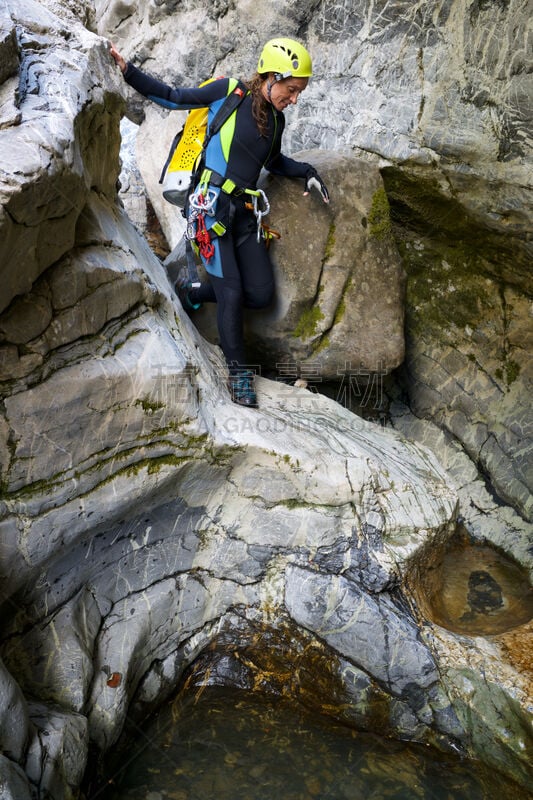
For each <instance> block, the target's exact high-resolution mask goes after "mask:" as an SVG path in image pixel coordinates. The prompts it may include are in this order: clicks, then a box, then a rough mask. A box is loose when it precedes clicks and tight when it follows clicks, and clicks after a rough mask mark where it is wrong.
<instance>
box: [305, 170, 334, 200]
mask: <svg viewBox="0 0 533 800" xmlns="http://www.w3.org/2000/svg"><path fill="white" fill-rule="evenodd" d="M311 189H318V191H319V192H320V194H321V195H322V200H323V201H324V203H329V192H328V190H327V187H326V184H325V183H324V181H323V180H322V178H321V177H320V175H319V174H318V172H317V171H316V169H315V168H314V167H311V166H310V167H309V169H308V170H307V175H306V176H305V192H304V197H305V196H306V195H308V194H309V192H310V191H311Z"/></svg>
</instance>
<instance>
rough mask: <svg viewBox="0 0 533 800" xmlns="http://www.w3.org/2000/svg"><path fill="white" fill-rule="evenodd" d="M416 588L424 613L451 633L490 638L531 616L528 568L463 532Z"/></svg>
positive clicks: (532, 594) (532, 598)
mask: <svg viewBox="0 0 533 800" xmlns="http://www.w3.org/2000/svg"><path fill="white" fill-rule="evenodd" d="M419 590H421V592H422V597H421V601H422V602H421V607H422V608H423V610H424V611H425V613H426V615H427V616H428V617H429V618H430V619H432V620H433V621H434V622H436V623H437V624H438V625H441V626H442V627H444V628H448V630H451V631H454V632H456V633H464V634H467V635H471V636H494V635H498V634H501V633H504V632H506V631H509V630H513V629H514V628H517V627H519V626H521V625H524V624H526V623H527V622H529V621H530V620H531V619H532V617H533V588H532V587H531V583H530V581H529V576H528V573H527V570H526V569H524V568H523V567H521V566H520V565H519V564H517V563H516V562H515V561H513V560H512V559H511V558H509V557H508V556H506V555H505V554H504V553H501V552H500V551H499V550H497V549H496V548H494V547H492V546H491V545H489V544H479V543H475V542H472V541H470V539H469V538H468V535H467V534H466V533H464V532H462V531H459V532H458V533H457V535H456V536H454V537H452V539H451V540H450V542H449V543H448V544H447V546H446V547H445V549H444V550H443V551H442V552H441V553H440V555H435V561H434V563H433V564H431V565H430V568H429V569H427V570H426V571H425V572H424V573H423V574H421V575H420V578H419ZM419 595H420V591H419Z"/></svg>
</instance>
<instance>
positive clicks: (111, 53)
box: [109, 42, 128, 74]
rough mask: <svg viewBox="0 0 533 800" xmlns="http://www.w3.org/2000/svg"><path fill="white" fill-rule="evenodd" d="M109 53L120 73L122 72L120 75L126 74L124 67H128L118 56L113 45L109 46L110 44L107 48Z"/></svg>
mask: <svg viewBox="0 0 533 800" xmlns="http://www.w3.org/2000/svg"><path fill="white" fill-rule="evenodd" d="M109 53H110V55H111V56H112V57H113V58H114V59H115V63H116V64H117V65H118V66H119V67H120V71H121V72H122V74H124V72H126V67H127V66H128V65H127V63H126V60H125V59H124V58H123V57H122V56H121V55H120V53H119V52H118V50H117V48H116V47H115V45H114V44H111V42H110V47H109Z"/></svg>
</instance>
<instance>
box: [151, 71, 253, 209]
mask: <svg viewBox="0 0 533 800" xmlns="http://www.w3.org/2000/svg"><path fill="white" fill-rule="evenodd" d="M213 80H216V79H215V78H209V80H207V81H204V82H203V83H201V84H200V86H205V85H206V84H208V83H211V82H212V81H213ZM246 93H247V89H246V86H245V85H244V83H242V82H241V81H238V80H235V79H234V78H230V81H229V88H228V95H227V97H226V99H225V100H224V102H223V104H222V105H221V106H220V108H219V110H218V112H217V113H216V114H215V117H214V119H213V121H212V122H211V125H210V127H209V131H208V130H207V113H208V109H207V108H194V109H192V110H191V111H189V113H188V115H187V119H186V120H185V124H184V126H183V128H182V129H181V130H180V131H179V132H178V133H177V134H176V136H175V137H174V139H173V140H172V144H171V146H170V150H169V153H168V156H167V159H166V161H165V163H164V165H163V170H162V172H161V177H160V178H159V183H160V184H162V186H163V190H162V191H163V197H164V198H165V200H167V201H168V202H169V203H172V204H173V205H176V206H183V204H184V203H185V201H186V200H187V195H188V194H189V189H190V187H191V184H192V182H193V178H194V176H195V174H196V173H197V172H198V171H199V167H200V165H201V162H202V156H203V154H204V152H205V150H206V148H207V145H208V143H209V141H210V139H211V137H212V136H214V135H215V134H216V133H218V132H219V130H220V129H221V128H222V126H223V125H224V123H226V122H227V121H228V119H229V117H230V116H231V114H232V113H233V112H234V111H235V110H236V108H237V107H238V106H239V104H240V103H241V102H242V100H244V98H245V96H246Z"/></svg>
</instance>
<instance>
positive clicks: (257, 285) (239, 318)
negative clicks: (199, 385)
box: [110, 38, 329, 407]
mask: <svg viewBox="0 0 533 800" xmlns="http://www.w3.org/2000/svg"><path fill="white" fill-rule="evenodd" d="M110 52H111V55H112V57H113V58H114V60H115V62H116V63H117V64H118V66H119V67H120V69H121V71H122V73H123V75H124V78H125V80H126V81H127V83H128V84H129V85H130V86H132V87H133V88H134V89H136V90H137V91H138V92H140V93H141V94H143V95H144V96H145V97H148V98H149V99H150V100H153V101H155V102H156V103H158V104H160V105H162V106H164V107H165V108H169V109H192V108H204V107H208V108H209V114H208V124H209V122H211V121H212V119H213V117H214V115H215V114H216V112H217V110H218V109H219V108H220V106H221V105H222V103H223V102H224V100H225V98H226V96H227V94H228V91H229V87H230V82H229V79H228V78H219V79H217V80H214V81H212V82H210V83H207V84H206V85H203V86H201V87H195V88H190V89H183V88H177V89H172V88H171V87H170V86H167V85H166V84H164V83H161V82H160V81H158V80H156V79H154V78H152V77H150V76H149V75H147V74H145V73H144V72H142V71H141V70H139V69H138V68H137V67H134V66H133V64H131V63H129V62H128V63H127V62H126V61H125V60H124V58H123V57H122V56H121V55H120V53H119V52H118V51H117V50H116V49H115V47H113V46H112V47H111V51H110ZM311 75H312V64H311V57H310V55H309V53H308V52H307V50H306V49H305V47H303V46H302V45H301V44H300V43H299V42H296V41H294V40H292V39H286V38H278V39H271V40H270V41H269V42H267V43H266V44H265V46H264V48H263V50H262V52H261V55H260V57H259V62H258V66H257V72H256V73H255V75H254V76H253V77H252V78H251V80H250V81H248V82H247V84H246V88H247V92H246V95H245V96H244V98H243V100H242V102H241V103H240V105H239V106H238V108H237V111H236V112H235V115H234V118H233V119H231V120H230V121H229V122H228V123H226V125H224V126H223V127H222V128H221V130H220V131H219V132H218V133H216V134H215V135H213V136H212V137H211V138H210V139H209V141H208V144H207V148H206V150H205V154H204V163H205V167H206V169H207V172H204V173H203V176H204V177H203V181H201V185H200V186H197V187H196V191H195V194H193V198H194V197H196V207H197V210H198V208H199V207H200V208H201V203H202V202H207V198H209V203H210V205H209V213H208V214H205V215H204V216H203V218H202V222H204V223H205V221H206V220H207V228H208V229H209V226H211V227H212V224H213V222H214V221H215V219H216V222H218V223H219V226H218V227H217V228H215V229H214V230H210V231H209V230H208V234H209V236H208V239H209V247H208V250H206V249H205V248H204V250H203V252H202V249H201V250H200V255H201V256H202V262H203V264H204V266H205V269H206V271H207V273H208V274H209V281H208V282H206V283H202V284H201V285H200V286H198V287H195V288H192V287H191V285H190V284H188V285H182V286H180V287H178V294H179V296H180V299H181V301H182V304H183V305H184V307H185V308H189V309H192V308H198V307H199V306H200V304H201V303H205V302H216V303H217V325H218V332H219V337H220V345H221V347H222V351H223V353H224V356H225V359H226V363H227V365H228V371H229V380H228V388H229V390H230V393H231V397H232V399H233V401H234V402H236V403H239V404H241V405H244V406H248V407H256V406H257V397H256V393H255V387H254V375H253V372H252V371H251V370H250V369H247V368H246V355H245V347H244V336H243V307H246V308H265V307H266V306H268V305H269V303H270V302H271V300H272V295H273V292H274V277H273V269H272V264H271V262H270V259H269V256H268V252H267V248H266V244H265V241H264V239H263V238H261V236H258V234H257V231H258V224H259V221H260V216H259V215H257V214H255V213H254V203H255V204H256V211H257V210H259V211H260V210H261V203H262V202H263V203H264V197H263V196H262V195H260V194H259V192H258V191H257V189H256V187H257V181H258V179H259V175H260V172H261V169H262V167H264V168H265V169H267V170H268V171H269V172H271V173H273V174H274V175H283V176H286V177H290V178H303V179H304V180H305V191H304V195H307V194H308V193H309V190H310V189H311V188H316V189H318V190H319V191H320V192H321V195H322V198H323V200H324V202H326V203H327V202H329V195H328V191H327V189H326V186H325V184H324V182H323V181H322V180H321V178H320V177H319V175H318V173H317V172H316V170H315V169H314V168H313V167H312V166H311V165H310V164H307V163H305V162H301V161H296V160H294V159H292V158H289V157H287V156H285V155H283V154H282V153H281V140H282V135H283V129H284V127H285V118H284V115H283V111H284V109H285V108H287V106H289V105H295V104H296V102H297V101H298V98H299V96H300V94H301V93H302V92H303V91H304V89H305V88H306V86H307V84H308V82H309V78H310V77H311ZM230 123H231V125H230ZM228 126H230V129H231V130H230V133H229V134H228ZM258 195H259V197H258ZM254 197H255V200H254ZM251 200H252V201H253V202H250V201H251ZM199 202H200V206H199ZM257 206H258V208H257ZM196 225H198V221H197V222H196ZM202 227H203V226H202ZM215 232H216V233H215ZM196 235H197V236H198V230H196Z"/></svg>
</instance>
